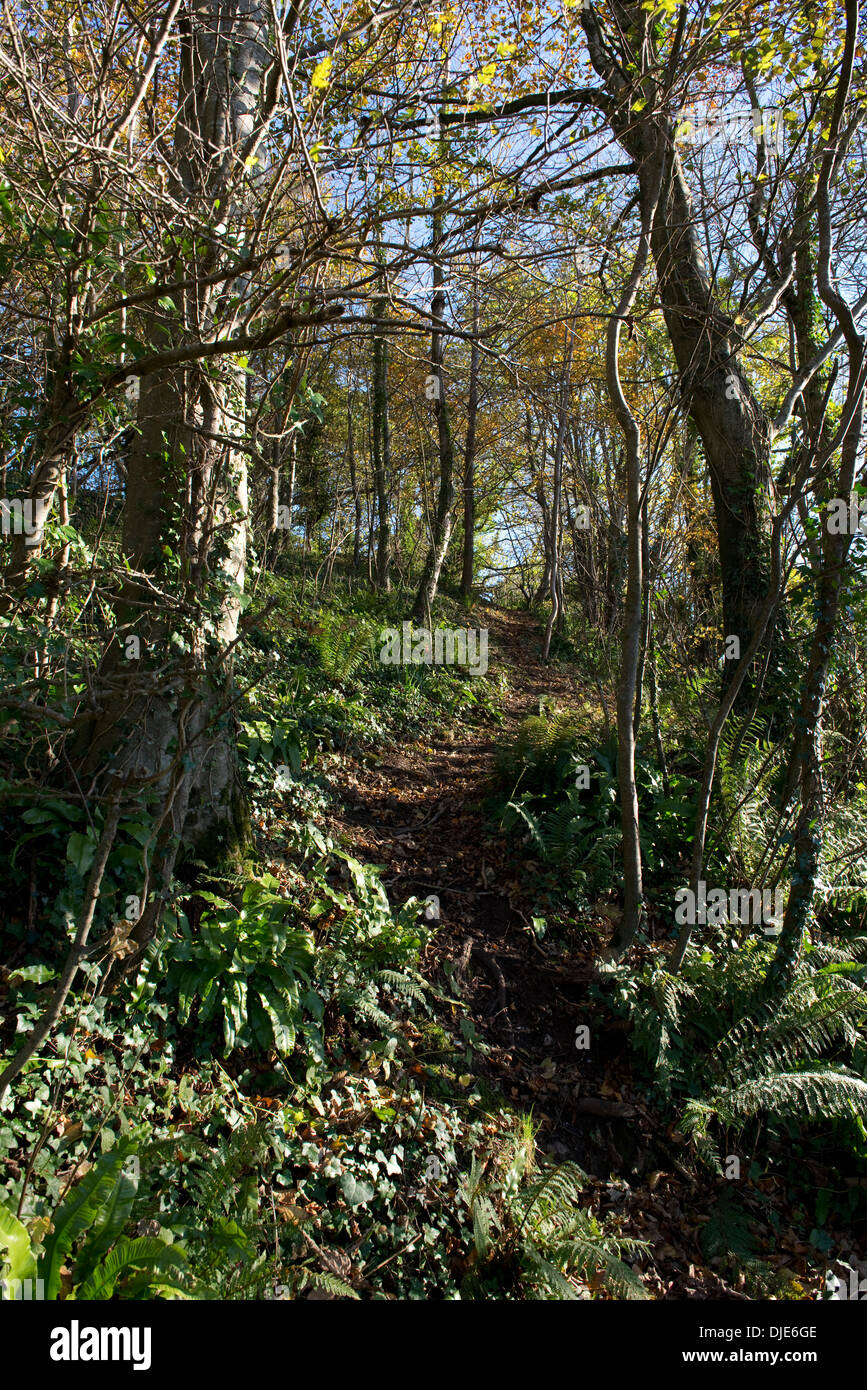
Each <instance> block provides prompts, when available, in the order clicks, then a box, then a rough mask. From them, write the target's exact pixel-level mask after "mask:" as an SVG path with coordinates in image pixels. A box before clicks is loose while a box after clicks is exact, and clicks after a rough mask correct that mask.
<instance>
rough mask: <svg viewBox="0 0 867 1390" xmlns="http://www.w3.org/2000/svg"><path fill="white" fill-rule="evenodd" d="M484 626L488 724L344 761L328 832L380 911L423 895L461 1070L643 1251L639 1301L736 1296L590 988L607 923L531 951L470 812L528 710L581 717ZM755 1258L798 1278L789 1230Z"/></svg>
mask: <svg viewBox="0 0 867 1390" xmlns="http://www.w3.org/2000/svg"><path fill="white" fill-rule="evenodd" d="M484 621H485V623H486V625H487V627H488V631H489V665H490V669H492V670H496V669H497V663H502V664H503V666H504V667H505V669H506V671H507V673H508V678H509V688H508V691H507V692H506V695H505V697H504V700H503V704H502V706H501V708H502V712H503V715H504V723H503V724H502V725H491V724H489V723H486V724H484V725H480V724H471V723H468V722H467V721H466V718H465V716H457V717H456V720H455V725H456V729H457V731H455V730H448V729H445V730H438V731H436V733H433V732H432V733H431V734H430V735H429V736H428V737H425V738H418V739H415V740H413V741H409V740H408V741H407V742H406V743H405V744H404V745H403V746H401V747H399V748H398V747H394V748H390V749H386V750H380V751H379V752H377V753H376V754H375V755H370V756H369V757H368V758H367V759H366V760H365V761H364V762H360V761H358V760H355V761H351V762H348V763H346V764H344V765H343V767H342V768H340V769H339V771H338V772H337V773H336V774H335V773H333V774H332V786H333V789H334V791H335V792H336V793H337V794H338V796H339V797H340V799H341V801H342V808H341V809H339V810H337V811H336V812H335V813H332V818H331V824H332V827H333V829H334V831H335V832H336V833H337V834H338V835H340V836H341V837H342V838H343V839H344V840H345V842H347V843H348V844H349V845H351V846H352V852H353V853H354V854H355V855H356V857H357V858H358V859H360V860H362V861H363V862H365V863H371V864H376V865H378V866H379V867H380V869H381V870H382V880H383V883H384V884H385V886H386V888H387V890H388V894H389V898H390V900H391V902H392V903H394V904H400V903H402V902H404V901H405V900H406V899H407V898H409V897H411V896H413V895H415V896H417V897H427V896H428V895H430V894H435V895H436V896H437V897H438V898H439V902H440V911H441V922H440V924H439V926H438V927H437V928H436V929H435V930H434V932H433V933H432V935H431V940H430V942H429V943H428V946H427V949H426V952H425V958H424V961H423V965H422V968H423V971H424V973H425V974H426V975H427V976H428V978H430V979H431V980H432V981H433V982H434V983H435V984H436V985H437V986H438V988H439V989H441V990H442V992H443V993H444V994H446V995H447V996H449V997H451V998H455V997H457V993H458V992H460V995H461V997H462V999H463V1000H464V1002H465V1004H466V1006H467V1015H466V1016H467V1017H468V1018H469V1019H470V1020H471V1021H472V1023H473V1025H474V1027H475V1029H476V1031H477V1034H478V1035H479V1037H480V1038H481V1039H482V1040H483V1042H484V1044H485V1053H484V1054H482V1053H480V1052H476V1053H475V1060H474V1066H473V1070H474V1071H475V1072H476V1074H477V1075H478V1076H480V1077H482V1078H487V1079H488V1080H489V1082H490V1083H491V1084H492V1085H493V1086H494V1087H495V1088H496V1090H497V1092H498V1093H499V1094H500V1095H502V1096H504V1097H505V1098H506V1099H507V1100H508V1101H509V1102H510V1103H511V1104H513V1105H514V1106H515V1107H516V1108H518V1109H520V1110H521V1111H523V1112H525V1113H530V1114H532V1117H533V1121H534V1123H535V1124H536V1125H537V1126H538V1130H537V1144H538V1146H539V1147H540V1149H541V1150H543V1151H544V1152H546V1153H548V1154H549V1155H550V1156H551V1157H552V1158H554V1159H556V1160H558V1161H561V1162H562V1161H564V1160H567V1159H568V1160H572V1161H574V1162H576V1163H578V1164H579V1165H580V1167H581V1168H582V1169H583V1170H584V1171H585V1173H587V1175H588V1184H587V1189H586V1191H587V1197H588V1201H589V1202H590V1203H591V1205H592V1208H593V1210H594V1212H595V1213H596V1214H597V1215H600V1216H602V1215H615V1216H616V1217H618V1218H619V1224H620V1229H621V1231H622V1233H623V1234H624V1235H629V1236H631V1237H633V1238H634V1239H637V1240H644V1241H647V1242H648V1244H649V1247H650V1251H649V1253H650V1263H649V1266H648V1264H647V1263H644V1268H643V1278H644V1282H645V1285H646V1287H647V1289H648V1291H649V1292H650V1293H651V1296H652V1297H654V1298H657V1299H660V1298H661V1299H666V1298H673V1299H684V1298H699V1299H703V1298H727V1299H744V1298H746V1297H747V1295H746V1294H745V1293H743V1292H740V1291H739V1290H738V1289H735V1288H733V1287H732V1286H731V1284H730V1283H728V1282H727V1281H726V1279H725V1278H723V1277H722V1274H721V1273H720V1272H718V1270H717V1269H715V1268H713V1267H711V1266H710V1265H709V1264H708V1263H707V1262H706V1260H705V1259H704V1257H703V1256H702V1253H701V1247H700V1244H699V1237H700V1233H701V1230H702V1227H703V1224H704V1222H705V1221H707V1220H708V1217H709V1214H710V1213H711V1212H712V1210H713V1209H714V1206H715V1204H716V1203H717V1202H718V1200H719V1198H720V1186H719V1183H718V1182H716V1181H715V1180H714V1179H713V1178H712V1177H710V1176H709V1175H707V1174H706V1173H705V1172H704V1170H701V1169H698V1168H696V1167H694V1166H693V1165H691V1164H690V1166H689V1167H687V1166H685V1164H689V1159H688V1158H687V1155H686V1151H685V1149H684V1148H683V1147H682V1146H683V1143H684V1141H683V1140H682V1138H681V1136H680V1135H679V1134H678V1133H677V1130H676V1128H675V1126H674V1124H672V1123H670V1122H669V1123H666V1122H665V1121H664V1120H662V1119H661V1117H660V1116H659V1115H658V1114H655V1113H654V1112H653V1111H652V1110H651V1109H649V1108H648V1104H649V1102H648V1101H647V1098H646V1096H645V1095H644V1094H643V1093H642V1092H640V1091H639V1090H638V1088H637V1087H636V1085H635V1084H634V1082H633V1078H632V1070H631V1065H630V1052H629V1040H628V1036H627V1032H626V1029H625V1027H623V1026H622V1024H621V1022H620V1020H619V1019H615V1018H612V1017H611V1015H610V1013H607V1012H606V1010H605V1009H604V1008H603V1007H602V1006H601V1004H599V1003H598V1001H597V1000H596V999H595V998H594V997H593V994H592V992H591V991H590V989H589V986H590V983H591V981H592V980H593V978H594V976H595V975H596V961H597V958H598V956H599V954H600V951H601V950H602V949H603V948H604V946H605V945H606V944H607V942H608V940H609V938H610V935H611V931H612V927H613V924H614V919H615V918H616V912H617V909H616V908H615V907H614V906H609V905H608V904H606V903H598V904H596V905H595V907H594V910H593V911H592V912H590V913H588V914H585V915H582V916H581V917H580V918H579V916H578V915H577V914H575V916H574V918H573V919H572V920H571V921H569V920H568V918H567V926H568V938H569V945H568V947H566V946H564V945H562V944H561V942H562V933H558V934H557V937H556V938H555V939H549V937H547V936H544V937H543V938H542V940H541V941H538V940H537V939H536V934H535V933H534V931H533V930H532V927H531V925H530V922H531V916H532V913H533V910H534V904H533V900H532V897H531V896H530V890H529V879H530V878H531V875H530V874H528V873H527V872H526V870H527V868H529V867H532V866H531V865H530V864H529V863H528V861H527V860H526V858H525V860H524V861H523V862H521V860H520V858H519V856H520V855H521V853H522V851H521V849H520V848H519V845H520V841H519V840H518V839H517V838H516V837H515V836H510V837H508V838H507V837H505V836H504V835H502V834H500V833H499V832H498V829H497V826H496V824H495V823H494V822H493V821H492V820H491V818H490V817H489V816H488V815H486V813H485V809H484V806H483V802H484V800H485V798H486V796H487V795H488V794H489V793H490V791H491V789H492V772H493V769H494V759H495V756H496V752H497V749H498V747H500V746H503V745H504V744H505V743H506V742H507V741H508V740H510V739H511V738H512V737H513V735H514V733H515V730H516V728H517V726H518V725H519V723H520V722H521V720H523V719H525V718H526V717H527V716H528V715H530V714H537V713H538V712H539V700H540V697H542V696H547V697H549V699H551V700H553V702H554V703H555V704H556V705H557V706H559V707H561V708H572V709H574V708H576V707H584V708H586V706H587V692H586V690H584V689H583V684H582V678H581V675H580V673H579V671H578V670H577V668H569V667H568V666H566V665H564V664H554V665H545V664H544V663H543V661H542V656H541V649H542V635H541V632H540V629H539V627H538V624H537V623H536V622H535V621H534V620H533V619H532V618H531V617H530V616H529V615H527V614H523V613H516V612H513V611H503V610H496V609H489V610H487V611H486V615H485V619H484ZM524 853H526V851H524ZM561 921H562V915H561ZM450 970H454V971H456V972H457V977H456V978H455V977H454V976H451V977H450ZM446 1007H447V1006H446ZM459 1016H460V1015H459V1014H458V1013H457V1011H456V1013H455V1015H454V1017H453V1020H452V1023H453V1024H454V1023H455V1022H456V1021H457V1018H458V1017H459ZM580 1024H586V1025H587V1026H588V1027H589V1029H590V1047H589V1049H588V1050H586V1051H579V1050H577V1049H576V1046H575V1032H576V1028H577V1027H578V1026H579V1025H580ZM681 1160H683V1161H681ZM765 1258H768V1255H766V1256H765ZM770 1258H771V1259H772V1261H773V1262H774V1263H777V1264H779V1265H782V1266H787V1267H790V1268H793V1269H795V1270H797V1271H798V1273H799V1275H800V1277H802V1278H803V1277H804V1274H803V1270H804V1269H805V1266H804V1264H803V1250H802V1247H801V1246H799V1245H798V1242H797V1237H796V1236H795V1232H794V1231H793V1230H792V1229H791V1228H789V1229H788V1230H786V1228H785V1226H784V1227H783V1229H782V1231H781V1233H780V1235H779V1236H778V1237H777V1241H776V1251H775V1252H774V1253H772V1254H771V1255H770Z"/></svg>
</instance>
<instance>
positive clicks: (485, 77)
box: [479, 63, 497, 87]
mask: <svg viewBox="0 0 867 1390" xmlns="http://www.w3.org/2000/svg"><path fill="white" fill-rule="evenodd" d="M496 71H497V65H496V63H487V64H486V65H485V67H483V68H482V70H481V72H480V73H479V86H480V87H487V86H488V85H489V83H491V82H493V80H494V76H495V74H496Z"/></svg>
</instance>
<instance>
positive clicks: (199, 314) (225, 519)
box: [84, 0, 265, 946]
mask: <svg viewBox="0 0 867 1390" xmlns="http://www.w3.org/2000/svg"><path fill="white" fill-rule="evenodd" d="M181 32H182V35H183V41H182V47H181V62H180V69H179V119H178V124H177V136H176V151H175V153H176V164H177V167H178V168H179V169H180V170H181V179H180V186H179V187H178V188H177V189H176V190H175V193H176V196H177V197H178V198H183V199H184V202H185V206H186V207H187V208H189V209H190V210H191V212H192V225H193V226H197V227H198V228H200V229H201V235H200V236H196V237H195V238H192V237H190V238H186V239H185V240H184V239H182V240H180V241H179V240H177V239H175V242H174V248H175V250H174V264H173V266H172V270H173V272H174V273H173V276H172V278H173V279H174V280H175V282H176V283H183V282H184V281H187V283H189V284H190V285H192V288H190V289H188V290H186V291H181V292H179V293H178V294H177V295H176V296H175V297H174V301H173V303H171V304H170V305H166V304H162V305H161V308H160V310H159V311H154V313H153V314H152V315H149V317H148V319H147V321H146V331H147V334H148V338H149V343H150V345H151V346H152V347H155V348H157V349H158V350H159V352H160V353H162V354H166V355H167V354H168V353H171V352H180V353H183V350H184V347H185V344H187V343H189V342H193V343H196V342H202V341H204V342H207V341H209V340H213V339H215V338H219V337H220V336H225V335H227V334H228V333H230V332H231V331H233V329H234V327H235V325H236V323H237V314H238V313H239V308H238V305H239V302H242V301H243V293H242V291H243V286H241V287H240V290H241V293H240V294H239V286H238V284H237V283H235V284H233V283H232V282H231V281H228V282H224V283H221V282H220V281H219V279H217V277H214V279H215V281H216V286H217V287H216V288H213V287H212V286H210V285H209V284H208V283H207V282H204V283H203V280H202V275H201V269H202V267H201V264H199V265H198V266H197V267H193V266H192V265H191V264H190V262H189V256H190V255H191V254H198V255H199V256H201V254H202V251H201V248H200V247H197V246H196V245H195V242H197V241H200V240H201V241H203V242H204V244H205V246H206V248H207V249H206V250H205V252H204V255H205V259H206V260H208V261H210V264H211V268H213V267H217V266H219V261H220V257H221V256H222V255H223V254H224V253H223V252H222V250H221V248H220V246H219V244H218V242H217V239H216V238H213V237H211V238H210V243H211V244H210V246H208V241H209V237H208V232H209V230H210V229H209V225H208V216H209V212H210V216H211V218H213V209H214V208H215V207H219V209H220V217H221V219H222V221H223V222H226V223H228V224H232V223H234V225H235V226H236V229H237V230H238V231H240V230H241V229H242V227H243V225H244V214H243V211H242V209H241V208H240V207H239V206H238V202H237V189H238V187H239V186H240V185H241V181H242V173H240V172H239V170H241V171H242V170H243V159H242V153H241V152H242V151H243V148H244V141H245V139H246V138H248V136H249V135H250V133H251V131H252V128H253V122H254V116H255V109H256V106H257V103H258V100H259V91H260V88H261V83H262V74H263V67H264V61H265V49H264V36H265V29H264V19H263V12H262V11H260V10H259V9H257V8H256V7H255V5H254V4H253V3H249V0H241V3H238V0H233V3H231V4H222V5H221V4H219V3H218V0H207V3H205V4H201V5H194V6H192V7H191V9H190V11H189V12H188V14H187V16H186V17H185V20H184V21H182V23H181ZM185 241H186V244H185ZM196 272H197V273H196ZM230 291H231V292H232V293H234V294H235V301H234V305H233V304H232V303H230V302H229V293H230ZM246 365H247V364H246V361H245V359H243V358H233V359H231V360H227V359H226V358H225V357H224V356H220V355H215V356H213V357H210V358H208V359H207V360H204V361H195V362H191V363H188V364H182V365H179V366H171V367H167V368H166V369H165V370H160V371H157V372H155V373H153V374H152V375H150V376H148V377H146V378H144V379H143V381H142V386H141V394H140V399H139V403H138V413H137V434H136V436H135V439H134V441H133V444H132V448H131V450H130V454H129V457H128V462H127V484H126V497H125V508H124V518H123V540H122V545H123V556H124V560H125V562H126V565H127V566H128V573H127V575H126V576H125V578H124V582H123V585H122V589H121V592H120V594H119V598H118V603H117V618H118V635H117V638H116V640H115V641H114V643H113V644H112V646H111V648H110V650H109V651H108V653H107V654H106V659H105V661H104V663H103V668H102V671H101V678H102V686H103V698H102V712H101V714H100V716H99V718H98V720H97V721H96V722H95V723H94V724H92V725H91V728H90V730H89V731H88V733H89V737H88V740H87V743H88V746H87V748H86V751H85V755H84V762H85V766H86V767H87V769H88V770H89V771H91V772H93V773H95V774H96V775H98V776H101V777H103V778H110V779H111V780H114V779H116V778H120V779H121V780H122V781H123V782H126V783H129V784H130V785H131V787H138V788H140V789H141V792H142V794H150V795H151V797H152V800H153V803H154V806H155V808H156V810H157V814H158V825H159V829H158V841H157V853H156V854H155V856H154V857H153V858H152V860H151V866H150V871H149V872H150V874H151V877H150V879H149V881H148V882H147V883H146V884H145V885H143V887H144V889H145V890H147V891H146V892H145V894H144V898H143V901H144V899H146V898H148V896H149V895H151V897H150V901H149V902H148V905H147V906H146V907H145V909H144V914H143V916H142V918H141V919H140V921H139V922H138V924H137V927H136V929H135V931H134V933H133V937H134V939H135V940H137V941H138V942H139V944H140V946H143V945H145V944H146V942H147V940H148V939H149V938H150V936H151V935H152V933H153V931H154V929H155V922H156V920H157V917H158V912H159V901H158V898H159V892H160V891H161V885H162V886H163V887H164V886H165V885H167V883H168V881H169V879H170V878H171V875H172V873H173V872H174V867H175V864H176V862H177V860H178V856H179V854H180V853H181V852H182V853H183V854H184V855H185V856H195V857H196V858H198V859H205V860H206V862H208V863H211V862H213V860H214V858H215V856H225V855H227V854H228V855H237V853H238V852H239V851H240V850H241V849H242V848H243V846H244V844H245V843H246V841H247V840H248V838H249V816H248V812H247V809H246V800H245V794H244V790H243V786H242V783H241V778H240V775H239V768H238V763H237V754H236V739H235V724H234V692H233V684H232V652H233V649H234V645H235V642H236V638H237V636H238V624H239V618H240V614H241V610H242V606H243V597H244V581H245V566H246V547H247V526H248V516H247V512H248V504H247V470H246V456H245V453H244V451H243V449H242V447H241V444H242V436H243V433H244V429H245V403H246V390H245V381H246V370H245V369H246ZM154 890H156V897H154V896H153V894H154ZM131 891H134V889H131Z"/></svg>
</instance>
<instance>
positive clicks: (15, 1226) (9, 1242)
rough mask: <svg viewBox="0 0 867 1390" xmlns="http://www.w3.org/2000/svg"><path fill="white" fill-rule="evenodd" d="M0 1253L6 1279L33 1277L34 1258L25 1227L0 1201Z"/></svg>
mask: <svg viewBox="0 0 867 1390" xmlns="http://www.w3.org/2000/svg"><path fill="white" fill-rule="evenodd" d="M0 1254H3V1255H4V1258H5V1263H6V1265H7V1266H8V1268H7V1270H6V1278H7V1279H33V1278H34V1277H35V1275H36V1259H35V1257H34V1255H33V1250H32V1248H31V1245H30V1234H29V1232H28V1230H27V1227H26V1226H24V1225H23V1224H22V1222H20V1221H19V1220H18V1217H17V1216H14V1215H13V1214H12V1212H11V1211H10V1210H9V1208H8V1207H6V1206H3V1204H2V1203H0Z"/></svg>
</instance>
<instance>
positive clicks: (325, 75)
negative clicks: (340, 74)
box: [310, 57, 331, 87]
mask: <svg viewBox="0 0 867 1390" xmlns="http://www.w3.org/2000/svg"><path fill="white" fill-rule="evenodd" d="M330 76H331V58H330V57H328V58H323V59H322V62H321V63H317V64H316V67H315V68H314V69H313V76H312V78H311V79H310V85H311V86H312V87H327V86H328V80H329V78H330Z"/></svg>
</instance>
